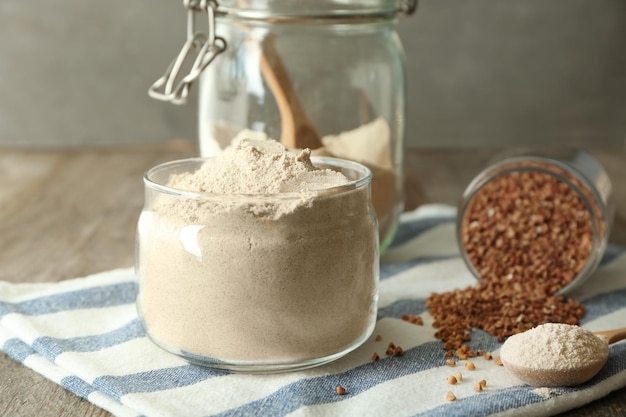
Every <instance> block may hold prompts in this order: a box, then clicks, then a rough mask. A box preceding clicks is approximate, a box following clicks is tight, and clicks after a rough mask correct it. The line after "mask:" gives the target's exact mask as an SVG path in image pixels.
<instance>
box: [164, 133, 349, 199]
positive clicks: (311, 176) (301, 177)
mask: <svg viewBox="0 0 626 417" xmlns="http://www.w3.org/2000/svg"><path fill="white" fill-rule="evenodd" d="M348 182H349V180H348V178H346V177H345V176H344V175H343V174H341V173H339V172H336V171H333V170H331V169H320V168H318V167H316V166H315V165H313V163H312V162H311V150H310V149H303V150H301V151H299V152H297V153H296V152H291V151H289V149H287V148H286V147H285V146H283V145H282V144H280V143H279V142H276V141H274V140H272V139H265V138H256V139H252V138H248V137H243V138H238V139H236V140H235V141H233V143H232V144H231V145H230V146H229V147H227V148H226V149H225V150H224V151H223V152H222V153H221V154H219V155H218V156H216V157H215V158H213V159H210V160H208V161H207V162H206V163H205V164H204V165H203V166H202V167H201V168H200V169H198V170H197V171H196V172H193V173H184V174H180V175H177V176H174V177H173V178H172V179H171V180H170V182H169V186H171V187H173V188H177V189H182V190H186V191H193V192H204V193H211V194H279V193H292V192H296V193H297V192H305V191H315V190H323V189H327V188H332V187H337V186H340V185H343V184H346V183H348Z"/></svg>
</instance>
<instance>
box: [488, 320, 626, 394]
mask: <svg viewBox="0 0 626 417" xmlns="http://www.w3.org/2000/svg"><path fill="white" fill-rule="evenodd" d="M594 334H595V335H597V336H601V338H602V339H604V340H606V342H607V343H608V344H609V345H610V344H613V343H616V342H619V341H620V340H624V339H626V327H624V328H621V329H615V330H606V331H601V332H594ZM505 343H506V342H505ZM608 358H609V355H608V350H607V351H606V356H604V357H602V358H591V359H594V360H593V361H584V362H586V363H589V364H588V365H585V366H580V367H577V368H571V369H536V368H527V367H523V366H518V365H514V364H512V363H510V362H508V361H506V359H505V358H502V357H500V359H501V360H502V363H503V365H504V367H505V368H506V369H507V370H509V371H510V372H511V373H513V374H514V375H515V376H517V377H518V378H519V379H521V380H522V381H524V382H526V383H527V384H530V385H534V386H536V387H571V386H575V385H580V384H582V383H584V382H587V381H589V380H590V379H591V378H593V377H594V376H595V375H596V374H597V373H598V372H600V370H601V369H602V368H603V367H604V365H605V364H606V361H607V360H608Z"/></svg>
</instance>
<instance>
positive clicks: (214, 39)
mask: <svg viewBox="0 0 626 417" xmlns="http://www.w3.org/2000/svg"><path fill="white" fill-rule="evenodd" d="M183 3H184V5H185V7H186V8H187V40H186V41H185V43H184V44H183V47H182V48H181V50H180V52H179V53H178V56H177V57H176V58H175V59H174V60H173V61H172V62H171V63H170V65H169V66H168V67H167V70H166V71H165V74H164V75H163V76H162V77H161V78H159V79H158V80H156V81H155V82H154V84H152V85H151V86H150V88H149V89H148V95H149V96H150V97H152V98H155V99H157V100H162V101H169V102H170V103H173V104H185V103H186V102H187V97H188V96H189V89H190V88H191V84H193V82H194V81H196V80H197V79H198V77H200V74H201V73H202V71H204V69H205V68H206V67H207V66H208V65H209V64H210V63H211V62H212V61H213V60H214V59H215V57H217V56H218V55H219V54H221V53H222V52H224V50H225V49H226V41H225V40H224V38H222V37H220V36H217V35H216V34H215V14H216V10H217V6H218V5H217V1H216V0H183ZM198 12H206V13H207V16H208V30H207V33H203V32H196V30H195V14H196V13H198ZM194 53H195V54H196V57H195V59H193V63H192V65H191V68H190V70H189V73H188V74H187V75H185V76H182V78H180V77H181V74H180V72H181V69H182V66H183V64H184V63H185V61H187V60H188V59H190V57H192V56H193V54H194ZM179 78H180V80H179V81H177V80H178V79H179Z"/></svg>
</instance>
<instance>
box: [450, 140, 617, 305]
mask: <svg viewBox="0 0 626 417" xmlns="http://www.w3.org/2000/svg"><path fill="white" fill-rule="evenodd" d="M614 211H615V204H614V201H613V198H612V186H611V181H610V179H609V176H608V175H607V173H606V171H605V170H604V168H603V167H602V165H601V164H600V163H599V162H598V161H597V160H596V159H595V158H593V157H592V156H591V155H590V154H588V153H587V152H585V151H582V150H578V149H564V150H537V151H515V152H507V153H503V154H501V155H499V156H498V157H496V158H495V159H494V160H493V161H492V162H491V163H490V164H488V166H487V167H486V168H485V169H484V170H483V171H482V172H480V173H479V174H478V175H477V176H476V177H475V178H474V179H473V180H472V181H471V183H470V184H469V185H468V186H467V188H466V190H465V192H464V194H463V197H462V199H461V202H460V205H459V211H458V215H457V239H458V242H459V246H460V249H461V255H462V257H463V260H464V261H465V263H466V264H467V266H468V267H469V269H470V271H471V272H472V274H473V275H474V276H475V277H477V278H478V279H488V278H493V279H514V278H515V279H520V278H521V279H522V280H524V281H528V280H536V281H537V282H542V283H544V284H545V285H544V287H543V288H544V289H546V291H547V292H548V293H551V294H564V293H567V292H569V291H571V290H572V289H574V288H576V287H577V286H579V285H580V284H582V283H583V282H584V281H585V280H586V279H587V278H588V277H589V276H590V275H591V274H592V273H593V272H594V271H595V270H596V268H597V267H598V265H599V263H600V261H601V259H602V255H603V254H604V251H605V249H606V246H607V242H608V238H609V234H610V230H611V225H612V222H613V215H614Z"/></svg>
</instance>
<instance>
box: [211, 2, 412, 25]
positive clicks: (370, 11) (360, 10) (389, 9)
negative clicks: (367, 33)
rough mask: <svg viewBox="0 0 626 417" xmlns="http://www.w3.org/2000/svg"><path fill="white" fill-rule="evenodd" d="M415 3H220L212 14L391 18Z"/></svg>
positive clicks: (273, 18) (275, 17)
mask: <svg viewBox="0 0 626 417" xmlns="http://www.w3.org/2000/svg"><path fill="white" fill-rule="evenodd" d="M417 3H418V1H417V0H358V1H343V0H300V1H297V2H294V1H291V0H287V1H273V2H271V5H268V3H267V1H265V0H247V1H242V0H220V1H219V2H218V7H217V9H216V11H217V14H218V16H231V17H236V18H241V19H250V20H270V21H284V20H290V21H292V20H316V19H351V18H356V19H362V18H391V17H395V16H396V15H398V14H401V15H411V14H413V13H414V12H415V10H416V8H417Z"/></svg>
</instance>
